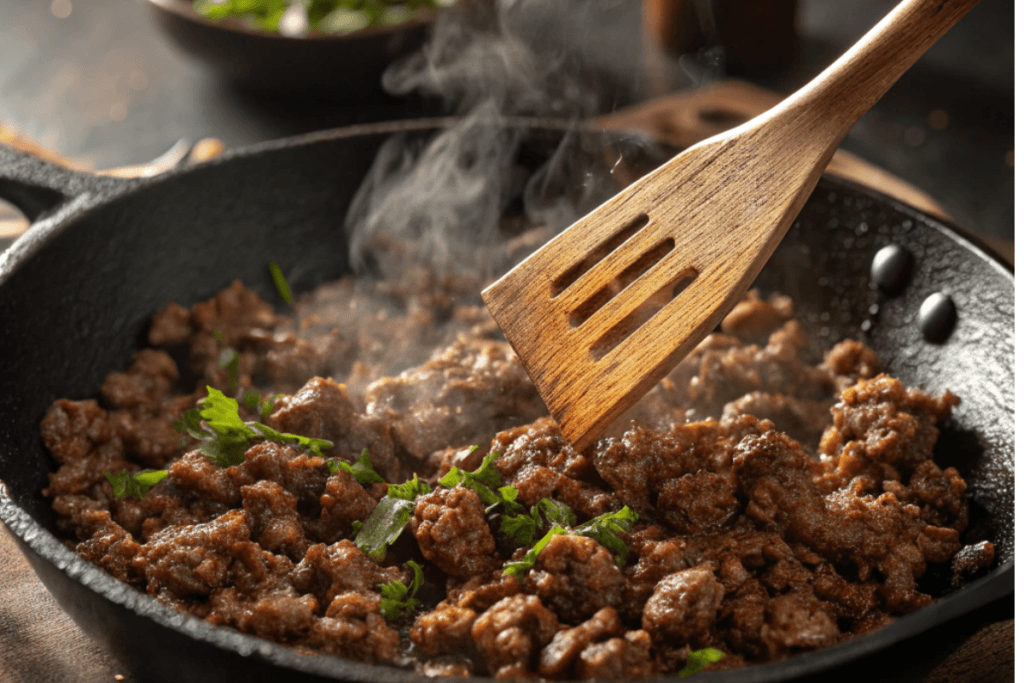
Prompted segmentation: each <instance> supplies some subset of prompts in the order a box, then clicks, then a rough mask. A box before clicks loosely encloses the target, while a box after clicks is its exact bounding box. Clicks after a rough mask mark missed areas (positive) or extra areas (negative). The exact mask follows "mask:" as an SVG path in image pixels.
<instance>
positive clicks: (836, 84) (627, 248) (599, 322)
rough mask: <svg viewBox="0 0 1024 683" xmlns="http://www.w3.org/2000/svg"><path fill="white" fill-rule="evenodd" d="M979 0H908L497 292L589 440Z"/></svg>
mask: <svg viewBox="0 0 1024 683" xmlns="http://www.w3.org/2000/svg"><path fill="white" fill-rule="evenodd" d="M977 2H978V0H904V2H902V3H901V4H900V5H899V6H898V7H897V8H896V9H894V10H893V11H892V12H890V14H889V15H888V16H886V17H885V19H883V20H882V22H880V23H879V24H878V25H877V26H876V27H875V28H874V29H873V30H872V31H871V32H870V33H869V34H868V35H867V36H865V37H864V38H863V39H862V40H861V41H859V42H858V43H857V44H856V45H854V46H853V47H852V48H851V49H850V50H849V51H848V52H847V53H846V54H845V55H843V56H842V57H841V58H840V59H839V60H838V61H837V62H836V63H835V64H833V65H832V66H831V67H830V68H829V69H828V70H827V71H825V72H824V73H823V74H821V75H820V76H819V77H818V78H816V79H815V80H814V81H812V82H811V83H809V84H808V85H807V86H805V87H804V88H803V89H801V90H800V91H798V92H797V93H796V94H794V95H792V96H791V97H789V98H788V99H786V100H785V101H783V102H782V103H781V104H779V105H778V106H776V107H775V108H774V109H772V110H770V111H768V112H766V113H765V114H763V115H761V116H759V117H757V118H756V119H754V120H752V121H750V122H748V123H746V124H744V125H742V126H740V127H739V128H736V129H733V130H731V131H728V132H726V133H724V134H722V135H719V136H717V137H714V138H711V139H709V140H707V141H705V142H703V143H701V144H699V145H697V146H695V147H692V148H690V149H688V150H687V151H685V152H683V153H682V154H680V155H678V156H677V157H675V158H674V159H672V160H671V161H669V162H668V163H667V164H665V165H664V166H662V167H661V168H659V169H657V170H655V171H654V172H653V173H651V174H649V175H647V176H646V177H644V178H642V179H640V180H639V181H637V182H635V183H634V184H632V185H631V186H629V187H628V188H626V189H625V190H623V191H622V192H620V193H619V194H618V195H616V196H615V197H613V198H612V199H610V200H609V201H608V202H606V203H605V204H603V205H601V206H600V207H598V208H597V209H596V210H595V211H593V212H592V213H590V214H589V215H587V216H586V217H584V218H583V219H582V220H580V221H579V222H577V223H576V224H574V225H572V226H571V227H569V228H568V229H567V230H566V231H565V232H563V233H561V234H560V235H558V236H557V237H555V238H554V239H553V240H551V241H550V242H549V243H548V244H546V245H545V246H544V247H542V248H541V249H540V250H539V251H537V252H536V253H534V254H533V255H532V256H530V257H529V258H528V259H526V260H525V261H524V262H523V263H521V264H520V265H519V266H517V267H516V268H515V269H514V270H512V271H511V272H509V273H508V274H507V275H505V277H503V278H502V279H501V280H499V281H498V282H496V283H495V284H494V285H492V286H491V287H489V288H488V289H486V290H485V291H484V292H483V298H484V302H485V303H486V304H487V307H488V309H490V311H491V314H492V315H493V316H494V319H495V320H496V321H497V323H498V326H499V327H501V329H502V331H504V333H505V336H506V337H507V338H508V341H509V343H511V345H512V348H514V349H515V351H516V353H517V354H518V355H519V358H520V360H521V361H522V363H523V366H524V367H525V368H526V371H527V373H528V374H529V375H530V377H531V378H532V379H533V381H534V383H535V384H536V385H537V389H538V390H539V391H540V395H541V397H542V398H543V399H544V402H545V403H546V404H547V406H548V409H549V410H550V411H551V414H552V416H553V417H554V418H555V419H556V420H557V421H558V423H559V425H560V426H561V428H562V433H563V434H564V435H565V437H566V438H567V439H568V440H569V441H570V442H571V443H572V444H573V445H574V446H575V447H576V448H578V449H582V448H584V447H586V446H587V445H589V444H590V443H592V442H593V441H594V440H595V439H596V438H597V437H598V436H599V435H600V434H601V432H602V431H603V430H604V428H605V427H606V426H607V425H608V424H609V423H610V422H611V421H612V420H613V419H615V418H616V417H617V416H618V415H620V414H621V413H622V412H624V411H625V410H626V409H627V408H628V407H629V406H630V405H632V404H633V403H635V402H636V401H637V400H638V399H639V398H640V397H641V396H642V395H643V394H644V393H645V392H647V391H648V390H649V389H650V388H651V387H652V386H653V385H654V384H655V383H656V382H657V381H658V380H659V379H660V378H661V377H663V376H664V375H665V374H667V373H668V371H669V370H671V369H672V367H673V366H674V365H675V364H676V363H678V362H679V361H680V360H681V359H682V358H683V356H684V355H686V354H687V353H688V352H689V351H690V350H692V349H693V347H694V346H696V345H697V343H698V342H699V341H700V340H701V339H703V338H704V337H705V336H706V335H707V334H708V333H709V332H710V331H711V330H712V329H713V328H714V327H715V325H717V324H718V322H719V321H720V320H721V319H722V318H723V317H724V316H725V314H726V313H727V312H728V311H729V309H730V308H731V307H732V306H733V305H734V304H735V303H736V301H737V300H738V299H739V297H740V296H742V295H743V293H744V292H745V291H746V290H747V288H748V287H750V284H751V283H752V282H753V280H754V278H755V277H756V276H757V274H758V272H760V270H761V268H762V267H763V266H764V264H765V262H766V261H767V260H768V257H769V256H770V255H771V253H772V252H773V251H774V250H775V248H776V247H777V246H778V244H779V241H780V240H781V239H782V237H783V235H784V234H785V232H786V231H787V230H788V229H789V226H790V225H791V224H792V222H793V220H794V219H795V218H796V214H797V213H798V212H799V210H800V209H801V208H802V207H803V205H804V203H805V202H806V201H807V197H808V196H809V195H810V192H811V189H812V188H813V187H814V185H815V183H816V182H817V180H818V178H819V177H820V176H821V173H822V171H823V170H824V168H825V165H826V164H827V162H828V160H829V158H831V156H832V154H833V153H834V152H835V150H836V148H837V147H838V145H839V142H840V141H841V140H842V138H843V137H844V136H845V135H846V133H847V132H848V131H849V129H850V128H851V127H852V126H853V124H854V123H855V122H856V121H857V120H858V119H860V117H861V116H862V115H863V114H864V112H866V111H867V110H868V109H869V108H870V107H871V106H872V105H873V104H874V103H875V102H877V101H878V99H879V98H880V97H881V96H882V95H883V94H884V93H885V92H886V91H887V90H888V89H889V88H890V87H891V86H892V84H893V83H894V82H895V81H896V79H898V78H899V76H900V75H901V74H902V73H903V72H904V71H906V69H907V68H908V67H909V66H910V65H911V64H913V63H914V62H915V61H916V60H917V59H918V57H920V56H921V54H923V53H924V52H925V50H927V48H928V47H929V46H930V45H932V44H933V43H934V42H935V41H936V40H938V38H939V37H940V36H941V35H942V34H943V33H945V32H946V30H948V29H949V28H950V27H951V26H952V25H953V24H955V23H956V22H957V21H958V20H959V19H960V17H962V16H963V15H964V14H965V13H966V12H967V11H968V10H969V9H970V8H971V7H972V6H974V5H975V4H976V3H977Z"/></svg>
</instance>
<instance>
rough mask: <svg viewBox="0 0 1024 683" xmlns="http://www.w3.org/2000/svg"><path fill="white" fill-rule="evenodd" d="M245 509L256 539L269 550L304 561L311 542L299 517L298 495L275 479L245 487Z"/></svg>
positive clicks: (243, 502)
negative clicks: (291, 492)
mask: <svg viewBox="0 0 1024 683" xmlns="http://www.w3.org/2000/svg"><path fill="white" fill-rule="evenodd" d="M241 491H242V508H243V509H244V510H245V519H246V522H248V524H249V528H250V529H251V530H252V537H253V539H254V540H255V541H256V542H257V543H259V544H260V546H262V547H263V548H265V549H266V550H269V551H271V552H275V553H282V554H284V555H287V556H288V557H289V558H291V559H292V560H294V561H296V562H298V561H300V560H302V558H303V556H304V555H305V554H306V549H307V548H309V546H310V542H309V540H308V539H307V538H306V535H305V533H304V531H303V528H302V523H301V522H300V520H299V512H298V510H297V509H296V503H297V501H296V499H295V496H293V495H292V494H290V493H288V492H287V491H285V490H284V488H283V487H282V486H281V485H280V484H277V483H275V482H272V481H260V482H257V483H255V484H252V485H250V486H243V487H242V489H241Z"/></svg>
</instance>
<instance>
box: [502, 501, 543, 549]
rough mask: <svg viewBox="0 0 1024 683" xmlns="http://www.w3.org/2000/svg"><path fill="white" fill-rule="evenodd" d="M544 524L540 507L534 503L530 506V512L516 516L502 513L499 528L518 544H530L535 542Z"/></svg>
mask: <svg viewBox="0 0 1024 683" xmlns="http://www.w3.org/2000/svg"><path fill="white" fill-rule="evenodd" d="M543 525H544V522H543V521H542V520H541V518H540V508H539V507H538V506H536V505H534V506H533V507H532V508H530V512H529V513H525V512H524V513H523V514H519V515H516V516H515V517H510V516H508V515H502V516H501V526H500V527H499V529H500V530H501V533H503V534H505V535H506V536H508V537H509V538H510V539H512V540H513V541H514V542H515V543H516V544H518V545H529V544H530V543H532V542H533V538H534V537H535V536H536V535H537V532H538V531H540V528H541V527H542V526H543Z"/></svg>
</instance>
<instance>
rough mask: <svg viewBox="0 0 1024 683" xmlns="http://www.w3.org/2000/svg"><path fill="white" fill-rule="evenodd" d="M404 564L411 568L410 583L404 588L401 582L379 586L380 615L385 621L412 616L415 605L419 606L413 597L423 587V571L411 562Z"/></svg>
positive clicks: (418, 602)
mask: <svg viewBox="0 0 1024 683" xmlns="http://www.w3.org/2000/svg"><path fill="white" fill-rule="evenodd" d="M405 564H406V566H408V567H411V568H412V572H413V577H412V583H410V584H409V585H408V586H406V585H405V584H404V583H402V582H401V581H392V582H391V583H382V584H381V585H380V594H381V596H383V597H382V598H381V601H380V613H381V614H383V615H384V618H385V619H398V618H399V617H404V616H407V615H409V614H412V611H413V610H414V609H416V605H418V604H420V601H419V600H417V599H416V598H415V595H416V592H417V591H418V590H419V589H420V586H422V585H423V570H422V569H420V566H419V565H418V564H416V562H414V561H412V560H409V561H408V562H406V563H405Z"/></svg>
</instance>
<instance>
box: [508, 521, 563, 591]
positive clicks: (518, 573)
mask: <svg viewBox="0 0 1024 683" xmlns="http://www.w3.org/2000/svg"><path fill="white" fill-rule="evenodd" d="M565 533H567V532H566V530H565V529H563V528H562V527H560V526H553V527H551V529H549V530H548V532H547V533H546V534H544V537H543V538H541V539H540V540H539V541H537V542H536V543H535V544H534V546H533V547H532V548H530V549H529V550H528V551H527V552H526V554H525V555H523V557H522V559H520V560H515V561H513V562H506V563H505V572H504V573H505V574H511V575H512V576H514V577H516V578H517V579H519V580H520V581H523V580H525V579H526V571H527V570H528V569H530V567H532V566H533V565H535V564H536V563H537V557H538V556H539V555H540V551H542V550H544V548H545V547H547V545H548V543H550V542H551V539H552V538H554V537H555V536H560V535H562V534H565Z"/></svg>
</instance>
